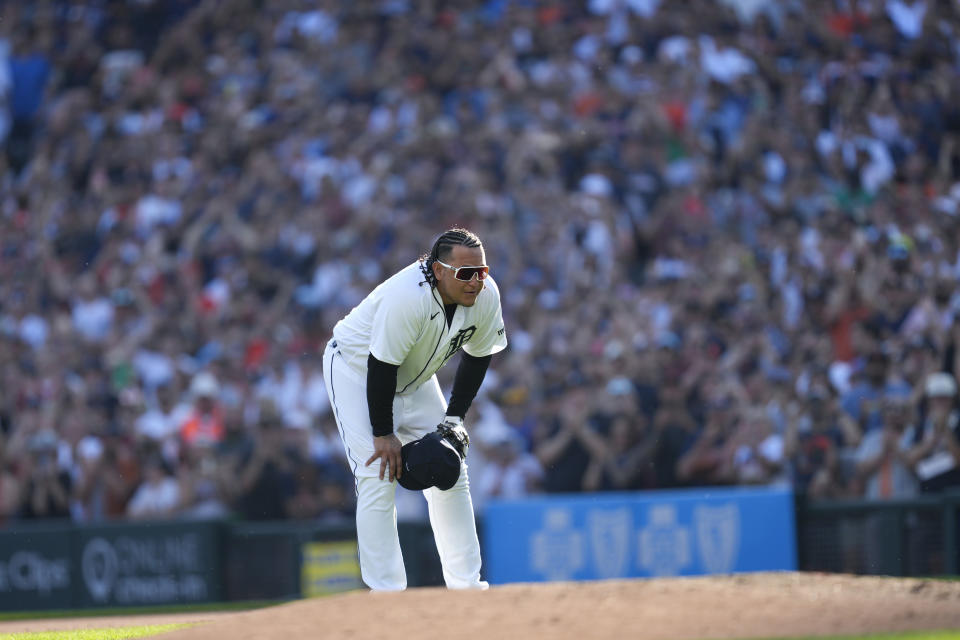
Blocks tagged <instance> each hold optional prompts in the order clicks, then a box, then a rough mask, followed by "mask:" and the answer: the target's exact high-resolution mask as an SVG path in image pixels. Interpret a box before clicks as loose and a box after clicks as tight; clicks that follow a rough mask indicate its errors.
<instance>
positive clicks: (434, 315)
mask: <svg viewBox="0 0 960 640" xmlns="http://www.w3.org/2000/svg"><path fill="white" fill-rule="evenodd" d="M438 315H440V312H439V311H437V312H436V313H435V314H433V315H432V316H430V319H431V320H433V319H434V318H436V317H437V316H438Z"/></svg>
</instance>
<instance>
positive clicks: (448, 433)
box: [437, 416, 470, 460]
mask: <svg viewBox="0 0 960 640" xmlns="http://www.w3.org/2000/svg"><path fill="white" fill-rule="evenodd" d="M437 431H439V432H440V435H441V436H443V438H444V439H445V440H446V441H447V442H449V443H450V444H451V445H453V448H454V449H456V450H457V453H459V454H460V459H461V460H466V459H467V449H468V448H469V446H470V436H469V435H467V430H466V429H465V428H464V427H463V418H458V417H455V416H447V417H446V418H445V419H444V421H443V422H441V423H440V424H438V425H437Z"/></svg>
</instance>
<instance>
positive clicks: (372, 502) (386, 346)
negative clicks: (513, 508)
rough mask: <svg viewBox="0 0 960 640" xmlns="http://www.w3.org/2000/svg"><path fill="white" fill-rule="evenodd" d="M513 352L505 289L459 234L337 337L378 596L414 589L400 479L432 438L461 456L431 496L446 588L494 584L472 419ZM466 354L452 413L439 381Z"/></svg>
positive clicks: (342, 399) (336, 395)
mask: <svg viewBox="0 0 960 640" xmlns="http://www.w3.org/2000/svg"><path fill="white" fill-rule="evenodd" d="M506 346H507V339H506V335H505V330H504V325H503V317H502V311H501V308H500V292H499V289H498V288H497V285H496V283H494V281H493V278H491V277H489V267H488V266H487V265H486V255H485V252H484V249H483V245H482V244H481V242H480V239H479V238H478V237H477V236H476V235H475V234H474V233H472V232H470V231H468V230H466V229H460V228H453V229H450V230H448V231H445V232H444V233H442V234H440V235H439V236H438V237H437V239H436V240H435V241H434V243H433V247H432V248H431V250H430V252H429V253H428V254H425V255H423V256H421V258H420V259H419V260H417V261H416V262H414V263H412V264H410V265H409V266H407V267H406V268H404V269H402V270H401V271H400V272H398V273H397V274H395V275H394V276H392V277H391V278H389V279H387V280H386V281H385V282H383V283H382V284H381V285H380V286H378V287H377V288H376V289H374V290H373V292H372V293H370V294H369V295H368V296H367V297H366V298H365V299H364V300H363V301H362V302H361V303H360V304H359V305H357V306H356V307H355V308H354V309H353V310H352V311H351V312H350V313H349V314H348V315H347V316H346V317H345V318H343V319H342V320H341V321H340V322H338V323H337V324H336V326H335V327H334V328H333V338H332V339H331V340H330V342H329V343H328V344H327V348H326V350H325V352H324V356H323V364H324V379H325V382H326V385H327V393H328V394H329V396H330V404H331V406H332V407H333V411H334V416H335V417H336V421H337V425H338V427H339V430H340V437H341V438H342V439H343V444H344V447H345V450H346V453H347V458H348V460H349V463H350V466H351V469H352V471H353V474H354V476H355V477H356V489H357V539H358V543H359V555H360V569H361V575H362V577H363V581H364V582H365V583H366V584H367V586H369V587H370V588H371V589H373V590H375V591H398V590H402V589H405V588H406V586H407V577H406V570H405V568H404V564H403V557H402V554H401V551H400V541H399V538H398V535H397V515H396V503H395V495H396V484H395V483H394V480H399V481H401V482H403V481H404V480H403V478H404V476H405V475H406V474H407V470H406V469H405V468H403V467H402V466H401V460H402V446H403V444H404V443H407V444H409V443H410V442H413V441H415V440H420V439H422V438H423V437H424V436H425V435H427V434H428V433H430V431H431V430H433V429H439V431H440V432H442V434H445V435H446V437H447V438H450V439H452V440H455V441H456V442H457V443H458V446H459V448H460V453H461V454H462V455H461V456H460V458H461V460H460V463H459V464H458V465H457V468H458V470H459V472H458V474H457V475H456V478H454V482H453V483H452V484H450V485H449V486H446V483H444V484H443V485H437V486H429V487H424V491H423V493H424V496H425V497H426V499H427V505H428V509H427V510H428V513H429V516H430V523H431V525H432V527H433V533H434V538H435V540H436V543H437V551H438V552H439V555H440V562H441V565H442V567H443V577H444V581H445V582H446V585H447V587H449V588H452V589H485V588H487V587H488V585H487V583H486V582H484V581H482V580H480V544H479V540H478V538H477V531H476V523H475V521H474V514H473V504H472V501H471V498H470V491H469V484H468V480H467V465H466V462H465V461H464V459H465V458H466V445H467V443H468V442H469V439H468V438H467V433H466V430H465V429H464V427H463V418H464V416H465V415H466V412H467V409H469V407H470V404H471V403H472V402H473V399H474V397H475V396H476V394H477V391H478V390H479V389H480V385H481V383H482V382H483V379H484V377H485V375H486V372H487V367H488V366H489V364H490V360H491V357H492V356H493V354H495V353H498V352H500V351H502V350H503V349H504V348H506ZM461 351H462V352H463V354H462V356H461V359H460V363H459V365H458V368H457V372H456V376H455V378H454V383H453V390H452V392H451V397H450V403H449V404H447V403H446V402H445V400H444V397H443V394H442V393H441V391H440V384H439V383H438V382H437V378H436V376H435V373H436V371H437V370H438V369H439V368H440V367H441V366H443V365H444V364H445V363H446V362H447V361H448V360H450V359H451V358H452V357H453V356H455V355H456V354H457V353H459V352H461ZM438 424H439V427H438ZM434 439H435V438H434ZM378 460H379V464H377V465H376V466H371V465H372V464H373V463H374V462H376V461H378ZM447 480H449V478H447Z"/></svg>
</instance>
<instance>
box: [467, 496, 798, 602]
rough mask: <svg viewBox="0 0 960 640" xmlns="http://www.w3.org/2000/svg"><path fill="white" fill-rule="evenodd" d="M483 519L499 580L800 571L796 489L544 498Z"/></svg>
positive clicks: (493, 578)
mask: <svg viewBox="0 0 960 640" xmlns="http://www.w3.org/2000/svg"><path fill="white" fill-rule="evenodd" d="M484 521H485V526H484V543H485V544H484V563H485V565H486V569H487V577H488V579H489V580H490V582H492V583H499V584H502V583H506V582H540V581H546V580H597V579H606V578H630V577H653V576H691V575H706V574H718V573H740V572H750V571H776V570H785V571H793V570H796V568H797V551H796V548H797V545H796V526H795V522H794V501H793V493H792V491H790V490H789V489H781V488H766V487H765V488H704V489H678V490H667V491H647V492H636V493H602V494H589V495H586V494H573V495H554V496H548V497H543V496H538V497H535V498H529V499H524V500H511V501H495V502H492V503H490V504H489V506H488V507H487V509H486V511H485V512H484Z"/></svg>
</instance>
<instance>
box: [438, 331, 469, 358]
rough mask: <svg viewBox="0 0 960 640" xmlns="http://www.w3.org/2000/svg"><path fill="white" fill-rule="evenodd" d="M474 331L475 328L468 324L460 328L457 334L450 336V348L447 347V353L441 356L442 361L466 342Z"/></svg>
mask: <svg viewBox="0 0 960 640" xmlns="http://www.w3.org/2000/svg"><path fill="white" fill-rule="evenodd" d="M476 332H477V328H476V327H475V326H474V325H470V326H469V327H467V328H466V329H460V331H458V332H457V335H455V336H453V337H452V338H450V348H448V349H447V355H445V356H443V359H444V361H446V360H447V359H449V358H450V356H452V355H453V354H455V353H456V352H457V351H460V347H462V346H463V344H464V343H465V342H468V341H469V340H470V338H472V337H473V334H475V333H476Z"/></svg>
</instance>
